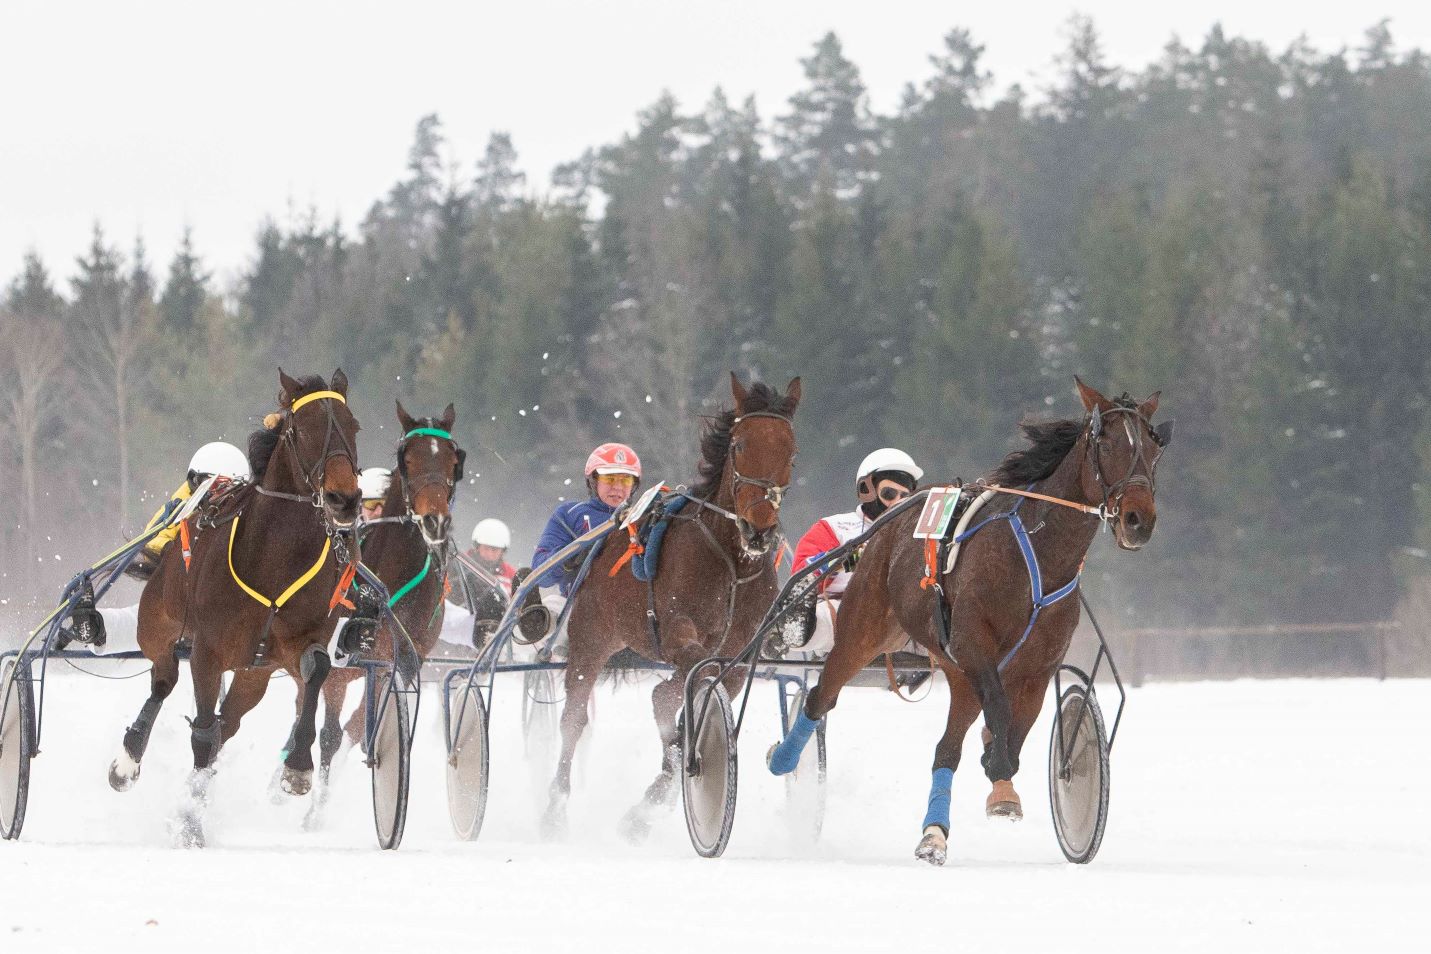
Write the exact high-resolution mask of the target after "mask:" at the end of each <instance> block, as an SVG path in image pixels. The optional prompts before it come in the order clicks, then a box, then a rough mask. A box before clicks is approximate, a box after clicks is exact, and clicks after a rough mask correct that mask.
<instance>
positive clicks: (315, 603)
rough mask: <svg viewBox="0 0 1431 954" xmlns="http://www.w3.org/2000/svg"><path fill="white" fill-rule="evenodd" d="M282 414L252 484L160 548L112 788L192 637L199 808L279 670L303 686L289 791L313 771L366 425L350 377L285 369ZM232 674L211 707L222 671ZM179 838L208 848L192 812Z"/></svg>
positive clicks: (262, 442)
mask: <svg viewBox="0 0 1431 954" xmlns="http://www.w3.org/2000/svg"><path fill="white" fill-rule="evenodd" d="M278 376H279V385H280V391H279V396H278V411H277V413H276V414H273V415H270V417H269V419H267V420H266V426H265V428H264V429H263V430H260V431H258V432H256V433H255V434H254V435H252V436H251V437H250V439H249V460H250V464H251V466H252V468H253V482H252V483H251V484H249V485H248V486H245V487H243V488H241V489H239V490H238V491H237V492H235V493H234V494H232V495H230V496H228V497H225V498H224V499H223V501H222V502H221V503H220V504H219V505H218V506H216V507H210V508H206V509H201V510H199V511H198V512H196V513H195V514H193V515H192V516H191V517H190V518H189V520H190V523H191V527H190V529H191V531H192V546H191V547H190V548H188V549H189V550H190V552H189V553H186V552H185V549H186V548H183V547H179V546H170V547H169V548H168V549H166V550H165V552H164V556H163V558H162V559H161V561H160V563H159V567H158V569H157V570H156V572H155V574H154V577H153V578H152V579H151V580H150V581H149V584H148V585H147V586H146V587H145V588H144V593H143V595H142V596H141V598H140V601H139V633H138V638H139V647H140V649H141V650H143V652H144V655H145V656H147V657H148V658H149V659H150V660H151V661H152V662H153V663H154V668H153V670H152V672H151V675H150V695H149V699H148V700H147V701H146V702H145V703H144V706H143V708H142V709H141V710H140V713H139V717H138V718H137V719H136V720H135V722H134V724H133V725H131V726H130V727H129V729H128V730H127V731H126V732H125V734H124V744H123V748H122V750H121V751H120V753H119V756H118V757H117V758H116V759H115V761H114V763H113V765H111V767H110V784H111V785H112V786H113V787H114V788H115V789H116V790H118V791H124V790H126V789H128V788H129V787H130V786H131V785H132V784H133V783H134V780H135V779H136V778H138V776H139V770H140V763H141V761H142V759H143V757H144V751H145V748H146V747H147V745H148V742H149V733H150V730H151V729H152V727H153V724H154V719H155V717H156V716H157V715H158V713H159V710H160V708H161V707H162V706H163V704H164V700H165V699H166V698H167V697H168V695H169V693H170V692H172V691H173V689H174V686H175V684H176V683H177V681H178V676H179V648H180V643H181V640H187V641H188V642H190V644H191V645H192V650H191V653H190V657H189V670H190V675H191V677H192V680H193V684H194V701H195V705H196V709H197V713H196V715H195V717H194V719H193V721H192V723H191V725H192V733H191V734H192V745H193V751H194V775H193V776H192V777H191V787H192V790H193V792H194V794H195V796H196V799H198V801H199V802H200V803H202V799H203V795H204V792H205V789H206V786H207V783H208V779H209V778H210V777H211V775H212V772H213V765H214V761H215V759H216V758H217V756H218V752H219V749H220V747H221V746H222V745H223V744H224V743H225V742H227V741H228V740H229V739H230V738H232V737H233V735H234V733H235V732H237V731H238V727H239V724H240V722H241V720H242V719H243V716H244V714H245V713H247V712H248V711H249V710H250V709H252V708H253V706H254V705H256V704H257V703H258V701H259V700H260V699H261V698H262V697H263V693H264V691H265V690H266V689H267V687H268V681H269V677H270V675H271V674H272V672H273V671H274V670H275V669H276V668H282V669H285V670H287V671H288V672H289V673H290V674H291V675H293V677H294V678H295V680H297V681H299V682H300V683H301V684H302V685H303V686H304V688H305V693H306V698H307V701H306V702H305V704H304V705H303V706H302V708H301V709H300V711H299V714H298V719H297V722H296V724H295V726H294V730H293V741H294V744H293V745H292V747H291V748H290V751H289V752H288V755H287V758H286V760H285V763H284V771H283V787H284V789H285V790H286V791H288V792H290V793H292V794H303V793H305V792H307V791H308V789H309V787H310V786H311V784H312V777H313V755H312V748H313V740H314V736H315V735H316V731H315V727H314V720H315V715H316V711H317V700H318V690H319V688H320V687H321V686H322V684H323V680H324V678H325V677H326V676H327V674H328V670H329V667H330V660H329V658H328V654H327V652H326V648H325V647H326V645H327V643H328V641H329V639H330V637H331V635H332V632H333V625H334V617H333V616H332V614H331V608H332V602H331V599H332V595H333V594H334V593H335V590H336V589H337V584H338V581H339V579H340V577H341V576H342V574H343V573H344V569H345V566H347V565H351V564H355V563H356V562H357V559H358V552H357V544H356V541H355V540H353V539H352V532H353V529H354V526H355V524H356V521H357V516H358V504H359V493H358V483H357V433H358V429H359V428H358V422H357V420H356V419H355V418H354V417H353V414H352V412H351V411H349V409H348V406H347V394H348V379H347V376H346V375H344V374H343V372H342V370H341V369H340V370H338V371H335V372H334V374H333V377H332V379H331V381H329V382H326V383H325V382H324V381H323V379H322V378H321V377H319V376H317V375H313V376H310V377H305V378H302V379H301V380H300V379H294V378H291V377H289V376H288V375H287V374H285V373H283V371H282V370H280V371H279V373H278ZM227 671H232V672H234V674H235V675H234V680H233V684H232V686H230V688H229V691H228V693H227V695H225V696H224V699H223V711H222V712H221V713H219V714H216V713H215V711H214V710H215V707H216V706H217V705H218V702H219V695H220V690H221V683H222V676H223V673H224V672H227ZM180 835H181V839H182V840H183V841H184V842H185V843H188V844H196V845H197V844H202V843H203V830H202V825H201V822H200V819H199V818H198V816H197V813H192V814H190V815H188V816H187V817H186V818H185V819H184V826H183V828H182V830H181V833H180Z"/></svg>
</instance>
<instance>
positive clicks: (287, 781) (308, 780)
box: [282, 768, 313, 795]
mask: <svg viewBox="0 0 1431 954" xmlns="http://www.w3.org/2000/svg"><path fill="white" fill-rule="evenodd" d="M282 785H283V790H284V791H285V792H287V793H288V794H290V795H307V794H308V793H309V791H311V790H312V788H313V770H312V769H308V770H306V771H299V770H297V769H291V768H285V769H284V770H283V782H282Z"/></svg>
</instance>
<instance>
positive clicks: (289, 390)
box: [278, 368, 303, 408]
mask: <svg viewBox="0 0 1431 954" xmlns="http://www.w3.org/2000/svg"><path fill="white" fill-rule="evenodd" d="M278 386H279V388H280V389H281V390H280V391H279V392H278V403H279V404H281V405H283V406H284V407H285V408H286V407H288V406H289V405H290V404H292V403H293V399H294V398H295V397H297V396H298V391H299V390H300V389H301V388H302V387H303V386H302V385H301V384H299V383H298V382H297V381H295V380H293V379H292V378H290V377H289V376H288V375H287V374H284V372H283V369H282V368H279V369H278Z"/></svg>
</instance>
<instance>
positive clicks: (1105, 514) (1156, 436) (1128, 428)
mask: <svg viewBox="0 0 1431 954" xmlns="http://www.w3.org/2000/svg"><path fill="white" fill-rule="evenodd" d="M1114 414H1123V415H1125V416H1126V417H1127V418H1135V419H1136V421H1137V423H1138V424H1142V425H1144V426H1146V427H1147V429H1148V431H1149V432H1150V433H1151V434H1152V435H1153V443H1154V444H1155V445H1156V446H1157V448H1158V450H1157V453H1155V454H1154V455H1153V458H1152V460H1151V461H1150V460H1149V459H1148V457H1147V453H1146V447H1145V445H1144V443H1143V428H1142V427H1139V426H1137V425H1136V424H1134V422H1133V421H1130V420H1127V419H1125V420H1124V421H1123V430H1124V432H1125V433H1127V435H1128V443H1129V445H1130V446H1131V447H1132V449H1133V453H1132V459H1131V460H1130V461H1129V463H1128V472H1127V473H1126V474H1124V475H1123V476H1122V478H1121V479H1119V480H1116V481H1114V482H1113V483H1111V484H1110V483H1108V482H1107V481H1106V480H1104V478H1103V462H1102V456H1101V453H1100V450H1099V447H1100V444H1099V440H1098V438H1099V437H1100V436H1101V435H1102V433H1103V425H1104V421H1105V419H1107V418H1109V417H1111V416H1113V415H1114ZM1172 439H1173V422H1172V421H1164V422H1163V423H1162V424H1159V425H1158V426H1156V427H1154V426H1153V423H1152V421H1149V420H1148V419H1147V418H1146V417H1144V416H1143V414H1142V413H1141V412H1140V411H1139V410H1138V409H1137V408H1135V407H1124V406H1122V405H1114V406H1113V407H1110V408H1109V409H1108V410H1106V411H1100V410H1098V409H1097V408H1095V409H1094V411H1093V413H1092V414H1091V415H1090V416H1089V420H1088V444H1089V448H1090V451H1089V459H1090V462H1091V463H1092V464H1093V477H1094V479H1095V480H1097V481H1098V486H1099V488H1101V489H1102V491H1103V507H1102V519H1103V520H1104V521H1105V522H1106V521H1109V520H1113V519H1114V518H1116V517H1117V516H1118V514H1119V512H1120V511H1121V510H1122V507H1123V495H1124V494H1125V493H1126V492H1127V491H1128V488H1129V487H1137V486H1141V487H1146V488H1148V493H1149V494H1153V493H1156V486H1155V483H1154V479H1155V478H1154V474H1155V472H1156V469H1157V466H1158V458H1159V457H1161V456H1162V453H1163V448H1164V447H1166V446H1168V444H1169V443H1170V442H1171V441H1172ZM1140 467H1141V470H1142V473H1139V472H1138V471H1139V469H1140Z"/></svg>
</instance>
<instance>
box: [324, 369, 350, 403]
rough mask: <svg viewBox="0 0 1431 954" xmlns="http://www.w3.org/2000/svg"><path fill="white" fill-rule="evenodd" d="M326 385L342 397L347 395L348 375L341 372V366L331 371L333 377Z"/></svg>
mask: <svg viewBox="0 0 1431 954" xmlns="http://www.w3.org/2000/svg"><path fill="white" fill-rule="evenodd" d="M328 387H329V388H330V389H332V390H334V391H337V392H338V393H339V394H341V395H343V397H347V396H348V376H347V375H346V374H344V373H343V369H342V368H338V369H337V370H336V371H334V372H333V379H332V380H331V381H329V382H328Z"/></svg>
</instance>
